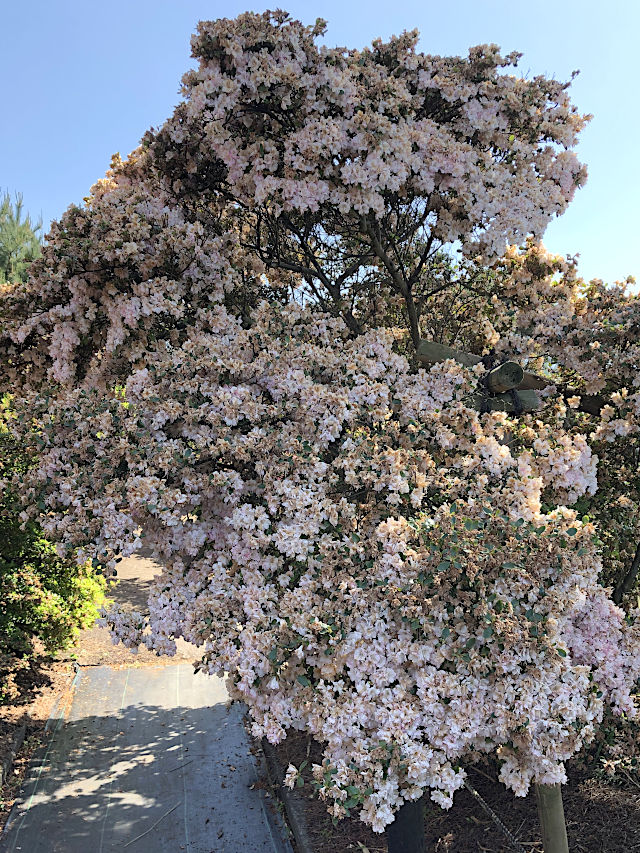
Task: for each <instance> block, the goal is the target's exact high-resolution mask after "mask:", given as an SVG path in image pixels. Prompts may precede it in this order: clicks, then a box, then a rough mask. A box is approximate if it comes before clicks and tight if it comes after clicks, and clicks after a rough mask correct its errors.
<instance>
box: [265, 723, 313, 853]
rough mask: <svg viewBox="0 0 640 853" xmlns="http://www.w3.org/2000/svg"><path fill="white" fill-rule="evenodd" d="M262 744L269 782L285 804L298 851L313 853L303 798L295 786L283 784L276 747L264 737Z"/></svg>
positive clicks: (300, 852)
mask: <svg viewBox="0 0 640 853" xmlns="http://www.w3.org/2000/svg"><path fill="white" fill-rule="evenodd" d="M261 746H262V751H263V753H264V757H265V764H266V767H267V774H268V776H269V782H270V783H271V787H272V788H273V790H274V792H275V793H276V794H277V795H278V797H279V798H280V801H281V802H282V804H283V806H284V809H285V812H286V814H287V820H288V822H289V826H290V828H291V832H292V833H293V837H294V839H295V842H296V850H297V853H313V847H312V846H311V842H310V840H309V833H308V830H307V821H306V818H305V811H304V802H303V799H302V797H301V796H300V794H298V793H297V792H296V790H295V788H294V789H291V788H287V787H286V785H283V784H282V780H283V779H284V770H283V769H282V765H281V764H280V761H279V759H278V756H277V755H276V751H275V749H274V748H273V747H272V746H271V744H270V743H269V741H268V740H267V739H266V738H262V741H261Z"/></svg>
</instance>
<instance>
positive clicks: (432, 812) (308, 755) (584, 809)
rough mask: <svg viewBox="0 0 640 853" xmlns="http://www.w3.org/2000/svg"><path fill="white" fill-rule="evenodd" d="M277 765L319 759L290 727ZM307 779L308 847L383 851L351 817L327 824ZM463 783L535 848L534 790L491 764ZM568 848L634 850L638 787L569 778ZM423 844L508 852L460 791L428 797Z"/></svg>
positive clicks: (610, 852) (638, 836)
mask: <svg viewBox="0 0 640 853" xmlns="http://www.w3.org/2000/svg"><path fill="white" fill-rule="evenodd" d="M276 751H277V753H278V758H279V760H280V763H281V765H282V766H283V767H284V768H286V766H287V765H288V764H289V763H292V764H295V765H296V766H299V765H300V764H301V763H302V762H303V761H304V760H305V759H307V760H309V767H310V766H311V764H312V763H314V762H315V763H318V764H319V763H321V762H322V755H321V750H320V748H319V746H318V745H317V744H315V743H312V742H311V743H310V742H309V740H308V738H307V737H306V735H304V734H300V733H297V732H291V733H290V735H289V736H288V737H287V739H286V741H285V742H284V743H282V744H280V745H279V746H278V747H276ZM304 775H305V777H306V779H307V782H306V784H305V786H304V788H301V789H298V790H299V791H300V792H301V793H302V795H303V796H305V797H306V807H305V812H306V816H307V825H308V830H309V835H310V839H311V843H312V845H313V849H314V853H342V851H349V850H354V851H359V853H367V851H368V853H387V845H386V842H385V839H384V836H380V835H377V834H376V833H374V832H371V831H370V830H369V829H368V828H367V827H366V826H365V825H364V824H363V823H361V822H360V821H359V820H357V818H352V819H349V820H343V821H340V822H339V823H338V824H337V825H336V826H334V825H333V824H332V822H331V818H330V817H329V815H328V814H327V811H326V808H325V806H324V804H323V803H321V802H320V801H318V800H317V799H316V798H315V797H314V796H313V792H312V788H311V785H310V784H309V782H308V780H309V778H310V772H308V771H307V770H305V774H304ZM469 782H470V783H471V785H472V786H473V787H474V788H475V789H476V790H477V791H478V792H479V794H480V795H481V796H482V797H483V798H484V800H485V801H486V802H487V803H488V804H489V805H490V806H491V808H492V809H493V810H494V811H495V812H496V814H497V815H498V816H499V817H500V819H501V820H502V821H503V823H504V824H505V825H506V826H507V828H508V829H509V830H510V831H511V832H512V834H513V835H514V836H515V837H516V838H517V839H518V841H519V842H520V844H522V846H523V847H524V848H525V850H527V851H531V853H542V843H541V841H540V831H539V824H538V815H537V809H536V804H535V799H534V797H533V796H528V797H525V798H521V797H514V796H513V794H511V793H510V792H509V791H507V790H506V789H505V787H504V786H503V785H501V784H499V783H498V782H497V781H495V779H493V778H491V772H490V770H487V771H480V770H474V769H470V770H469ZM563 799H564V808H565V818H566V822H567V832H568V835H569V848H570V850H571V853H633V851H640V788H636V787H634V786H633V785H632V784H629V785H628V787H626V788H618V787H612V786H611V785H609V784H606V783H605V782H604V781H599V780H596V779H593V778H591V779H586V778H584V779H582V780H579V779H577V780H575V781H573V782H572V783H571V784H569V785H566V786H565V787H564V788H563ZM425 828H426V836H427V850H428V851H430V853H479V851H481V853H509V851H511V850H513V847H512V846H511V845H510V843H509V841H508V840H507V839H506V838H505V836H504V835H503V834H502V833H501V832H500V830H499V829H498V828H497V827H496V826H495V824H494V823H493V821H492V820H491V819H490V818H489V817H488V816H487V814H486V813H485V812H484V811H483V810H482V809H481V807H480V806H479V805H478V804H477V803H476V802H475V800H474V799H473V797H472V796H471V794H469V793H468V792H467V791H466V790H464V789H462V790H460V791H458V792H456V794H455V799H454V805H453V808H452V809H450V810H449V811H443V810H442V809H440V808H439V807H438V806H436V805H435V804H433V803H430V804H429V806H428V807H427V810H426V814H425Z"/></svg>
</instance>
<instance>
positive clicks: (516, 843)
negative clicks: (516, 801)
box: [463, 779, 527, 853]
mask: <svg viewBox="0 0 640 853" xmlns="http://www.w3.org/2000/svg"><path fill="white" fill-rule="evenodd" d="M463 785H464V787H465V788H466V789H467V791H469V793H470V794H471V796H472V797H473V798H474V799H476V800H477V801H478V802H479V803H480V806H481V808H483V809H484V811H485V812H486V813H487V814H488V815H489V817H490V818H491V820H492V821H493V822H494V823H495V825H496V826H497V827H498V829H499V830H500V832H502V834H503V835H504V836H505V838H508V839H509V841H510V842H511V846H512V847H513V849H514V850H517V851H518V853H527V851H526V850H525V849H524V847H523V846H522V844H520V842H519V841H518V840H517V838H516V837H515V835H513V833H512V832H511V831H510V830H509V829H507V827H506V826H505V825H504V823H503V822H502V821H501V820H500V818H499V817H498V815H497V814H496V813H495V812H494V810H493V809H492V808H491V806H490V805H489V803H487V802H485V800H484V799H483V798H482V797H481V796H480V794H479V793H478V792H477V791H476V789H475V788H474V787H473V786H472V785H470V784H469V783H468V782H467V780H466V779H465V781H464V782H463Z"/></svg>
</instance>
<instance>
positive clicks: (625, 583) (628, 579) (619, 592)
mask: <svg viewBox="0 0 640 853" xmlns="http://www.w3.org/2000/svg"><path fill="white" fill-rule="evenodd" d="M638 572H640V542H639V543H638V547H637V548H636V553H635V555H634V558H633V560H632V562H631V566H630V567H629V571H628V572H627V573H626V575H625V576H624V577H623V579H622V580H621V581H620V583H619V584H618V586H617V587H616V588H615V590H614V591H613V595H612V596H611V597H612V598H613V601H614V603H615V604H620V603H621V602H622V599H623V598H624V596H625V595H626V594H627V593H628V592H631V590H632V589H633V585H634V584H635V582H636V580H637V578H638Z"/></svg>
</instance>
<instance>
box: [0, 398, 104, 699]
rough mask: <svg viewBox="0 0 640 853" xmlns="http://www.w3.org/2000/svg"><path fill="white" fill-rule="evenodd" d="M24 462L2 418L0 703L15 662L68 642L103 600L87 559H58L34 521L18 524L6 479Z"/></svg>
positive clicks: (100, 584) (101, 585)
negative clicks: (80, 561)
mask: <svg viewBox="0 0 640 853" xmlns="http://www.w3.org/2000/svg"><path fill="white" fill-rule="evenodd" d="M6 411H7V409H6V404H5V406H4V412H5V415H6ZM0 414H2V413H0ZM26 465H27V461H26V460H25V459H24V457H23V455H22V454H20V452H19V449H18V448H16V446H15V443H14V442H13V440H12V438H11V436H10V435H9V433H8V431H7V430H6V428H5V426H4V425H3V423H2V418H1V417H0V678H1V679H2V681H1V682H0V701H1V700H4V699H6V698H7V690H6V684H5V681H6V676H7V674H8V673H9V672H10V671H11V670H12V669H14V668H15V662H16V661H17V660H20V659H26V658H29V657H31V656H33V655H34V654H35V648H36V645H38V646H39V648H40V650H44V651H45V652H46V653H49V654H53V653H55V652H57V651H59V650H60V649H64V648H67V647H68V646H70V645H71V644H72V643H73V640H74V637H75V636H76V634H77V632H78V630H79V629H80V628H83V627H86V626H88V625H90V624H91V623H92V622H93V620H94V619H95V617H96V615H97V607H98V606H99V605H100V604H101V603H102V601H103V600H104V590H105V580H104V578H103V577H102V575H100V574H99V573H97V572H96V571H95V570H93V569H92V568H91V564H90V563H87V564H85V565H82V566H78V565H77V564H76V562H75V561H74V560H70V559H62V558H60V557H59V556H58V555H57V553H56V550H55V548H54V546H53V545H52V544H51V543H50V542H48V541H47V539H46V538H45V537H44V536H43V534H42V530H41V529H40V527H39V526H38V524H37V523H34V522H27V523H26V524H24V525H23V524H22V522H21V520H20V517H19V513H20V506H19V503H18V502H17V501H16V500H15V495H14V494H13V493H12V491H11V488H10V486H8V485H7V479H8V477H9V476H11V474H12V473H13V472H14V471H16V470H19V468H20V467H24V466H26ZM3 480H4V485H3ZM38 641H39V642H38Z"/></svg>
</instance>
